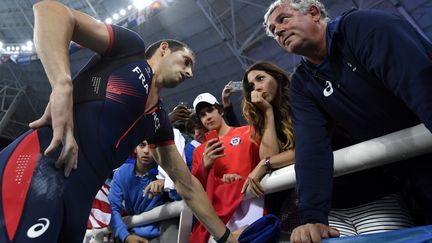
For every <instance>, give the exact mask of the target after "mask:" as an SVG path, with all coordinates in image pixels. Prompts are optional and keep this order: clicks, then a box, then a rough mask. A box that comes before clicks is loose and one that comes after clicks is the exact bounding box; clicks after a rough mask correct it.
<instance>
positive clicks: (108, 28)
mask: <svg viewBox="0 0 432 243" xmlns="http://www.w3.org/2000/svg"><path fill="white" fill-rule="evenodd" d="M106 27H107V30H108V35H109V44H108V48H107V49H106V51H105V53H110V52H111V50H112V48H113V46H114V31H113V29H112V26H111V25H110V24H107V25H106Z"/></svg>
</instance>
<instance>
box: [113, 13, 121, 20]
mask: <svg viewBox="0 0 432 243" xmlns="http://www.w3.org/2000/svg"><path fill="white" fill-rule="evenodd" d="M112 17H113V19H114V20H117V19H119V18H120V16H119V15H118V13H115V14H113V16H112Z"/></svg>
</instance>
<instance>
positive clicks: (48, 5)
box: [33, 0, 58, 15]
mask: <svg viewBox="0 0 432 243" xmlns="http://www.w3.org/2000/svg"><path fill="white" fill-rule="evenodd" d="M56 4H58V3H56V2H54V1H49V0H44V1H40V2H37V3H35V4H33V13H34V14H35V15H36V14H37V13H41V12H42V11H44V10H50V9H52V8H53V5H56Z"/></svg>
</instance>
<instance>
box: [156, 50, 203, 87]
mask: <svg viewBox="0 0 432 243" xmlns="http://www.w3.org/2000/svg"><path fill="white" fill-rule="evenodd" d="M194 63H195V57H194V55H193V53H192V51H191V50H190V49H188V48H183V49H181V50H178V51H175V52H172V51H171V50H169V49H168V50H166V52H165V53H164V55H163V56H162V59H161V62H160V66H159V67H160V73H159V77H160V80H161V82H162V86H163V87H164V88H173V87H176V86H177V85H179V84H180V83H182V82H183V81H184V80H185V79H188V78H192V75H193V74H192V68H193V65H194Z"/></svg>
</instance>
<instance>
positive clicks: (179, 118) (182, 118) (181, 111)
mask: <svg viewBox="0 0 432 243" xmlns="http://www.w3.org/2000/svg"><path fill="white" fill-rule="evenodd" d="M190 114H191V112H190V111H189V110H188V108H187V107H186V105H177V106H176V107H174V109H173V111H171V112H170V113H169V114H168V117H169V119H170V121H171V123H172V124H186V122H187V121H188V120H189V116H190Z"/></svg>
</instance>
